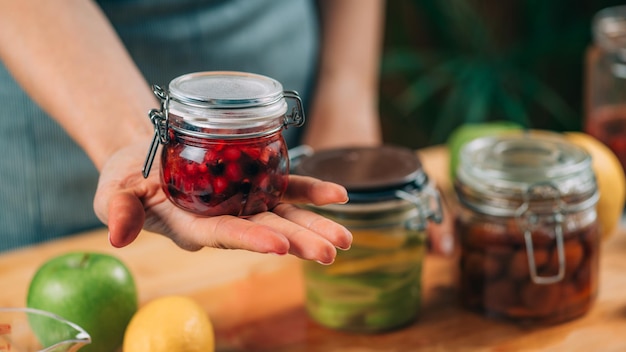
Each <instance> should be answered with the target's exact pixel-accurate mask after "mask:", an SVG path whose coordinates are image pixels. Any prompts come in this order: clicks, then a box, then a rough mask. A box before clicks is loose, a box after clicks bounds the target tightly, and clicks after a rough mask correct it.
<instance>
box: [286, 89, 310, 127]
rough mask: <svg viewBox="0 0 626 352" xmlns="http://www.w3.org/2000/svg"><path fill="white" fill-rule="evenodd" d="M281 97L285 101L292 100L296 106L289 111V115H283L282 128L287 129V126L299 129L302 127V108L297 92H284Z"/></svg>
mask: <svg viewBox="0 0 626 352" xmlns="http://www.w3.org/2000/svg"><path fill="white" fill-rule="evenodd" d="M283 96H284V97H285V99H293V100H295V101H296V106H294V107H293V108H292V109H291V113H290V114H285V117H284V119H283V126H284V127H285V128H287V127H289V126H292V125H293V126H296V127H301V126H302V125H304V120H305V118H304V108H303V105H302V99H301V98H300V95H298V92H296V91H293V90H286V91H283Z"/></svg>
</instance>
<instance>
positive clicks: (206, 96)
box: [169, 71, 283, 108]
mask: <svg viewBox="0 0 626 352" xmlns="http://www.w3.org/2000/svg"><path fill="white" fill-rule="evenodd" d="M169 91H170V97H171V98H172V99H174V100H177V101H179V102H181V103H184V104H187V105H192V106H199V107H205V108H246V107H254V106H260V105H267V104H272V103H274V102H276V101H279V100H280V99H281V98H282V97H283V86H282V85H281V84H280V82H278V81H276V80H275V79H272V78H269V77H266V76H262V75H257V74H252V73H246V72H230V71H215V72H196V73H190V74H186V75H183V76H180V77H177V78H175V79H173V80H172V81H171V82H170V84H169Z"/></svg>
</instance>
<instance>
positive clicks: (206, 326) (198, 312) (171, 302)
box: [124, 295, 215, 352]
mask: <svg viewBox="0 0 626 352" xmlns="http://www.w3.org/2000/svg"><path fill="white" fill-rule="evenodd" d="M214 350H215V336H214V332H213V325H212V323H211V321H210V319H209V317H208V315H207V314H206V312H205V311H204V310H203V309H202V307H201V306H200V305H199V304H198V303H197V302H195V301H194V300H192V299H191V298H188V297H185V296H177V295H172V296H164V297H160V298H156V299H154V300H152V301H150V302H148V303H147V304H146V305H144V306H142V307H140V308H139V310H138V311H137V312H136V313H135V315H133V317H132V319H131V321H130V323H129V324H128V327H127V328H126V332H125V334H124V352H146V351H150V352H195V351H197V352H212V351H214Z"/></svg>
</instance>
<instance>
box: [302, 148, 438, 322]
mask: <svg viewBox="0 0 626 352" xmlns="http://www.w3.org/2000/svg"><path fill="white" fill-rule="evenodd" d="M295 172H296V173H298V174H302V175H307V176H313V177H316V178H319V179H322V180H326V181H331V182H335V183H338V184H341V185H343V186H344V187H346V189H347V190H348V196H349V199H350V200H349V202H348V203H346V204H334V205H327V206H310V205H309V206H307V207H308V208H309V209H311V210H313V211H315V212H317V213H319V214H321V215H324V216H325V217H327V218H329V219H331V220H334V221H336V222H338V223H341V224H343V225H344V226H346V227H347V228H348V229H349V230H350V231H351V232H352V234H353V242H352V247H351V248H350V249H349V250H347V251H340V252H339V253H337V257H336V260H335V262H334V263H333V264H331V265H321V264H318V263H315V262H309V263H304V276H305V285H306V308H307V311H308V313H309V315H310V316H311V317H312V318H313V319H314V320H315V321H317V322H319V323H320V324H322V325H324V326H327V327H330V328H334V329H339V330H348V331H354V332H379V331H385V330H391V329H395V328H399V327H402V326H404V325H407V324H409V323H411V322H412V321H413V320H414V319H415V318H416V317H417V315H418V312H419V309H420V302H421V273H422V262H423V259H424V255H425V253H426V248H427V245H426V227H427V224H428V222H429V221H434V222H440V221H441V218H442V209H441V203H440V198H439V193H438V192H437V191H436V190H435V188H434V187H433V186H432V184H431V183H430V182H429V179H428V177H427V175H426V173H425V172H424V170H423V169H422V165H421V162H420V160H419V158H418V157H417V155H416V154H415V152H413V151H412V150H409V149H406V148H401V147H397V146H390V145H387V146H382V147H371V148H367V147H363V148H342V149H329V150H322V151H319V152H316V153H314V154H312V155H310V156H306V157H303V158H302V159H301V160H300V162H299V164H298V166H297V167H296V171H295Z"/></svg>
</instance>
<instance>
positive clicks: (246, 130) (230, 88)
mask: <svg viewBox="0 0 626 352" xmlns="http://www.w3.org/2000/svg"><path fill="white" fill-rule="evenodd" d="M153 89H154V93H155V94H156V96H157V97H158V98H159V99H160V100H161V109H160V110H152V111H150V115H149V116H150V119H151V120H152V122H153V124H154V131H155V132H154V139H153V141H152V145H151V147H150V150H149V152H148V156H147V158H146V162H145V164H144V168H143V175H144V177H148V175H149V172H150V168H151V167H152V162H153V159H154V157H155V155H156V152H157V148H158V146H159V144H161V145H163V150H162V153H161V158H160V176H161V183H162V188H163V191H164V192H165V194H166V195H167V197H168V198H169V199H170V200H171V201H172V202H173V203H174V204H175V205H177V206H178V207H180V208H182V209H184V210H187V211H190V212H193V213H196V214H199V215H205V216H214V215H234V216H247V215H252V214H255V213H258V212H262V211H267V210H269V209H271V208H273V207H274V206H275V205H276V204H277V203H278V202H279V201H280V199H281V197H282V195H283V193H284V191H285V189H286V187H287V180H288V173H289V158H288V155H287V146H286V144H285V140H284V138H283V136H282V133H281V132H282V130H283V129H284V128H287V127H288V126H292V125H293V126H298V127H299V126H302V124H303V123H304V110H303V107H302V101H301V99H300V97H299V95H298V93H296V92H293V91H284V90H283V87H282V85H281V84H280V82H278V81H276V80H274V79H272V78H269V77H266V76H262V75H257V74H252V73H246V72H224V71H216V72H197V73H190V74H185V75H182V76H180V77H177V78H175V79H173V80H172V81H171V82H170V83H169V87H168V89H163V88H161V87H159V86H156V85H155V86H153ZM287 99H292V100H293V101H294V102H295V106H293V108H292V109H291V111H288V104H287V101H286V100H287Z"/></svg>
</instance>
